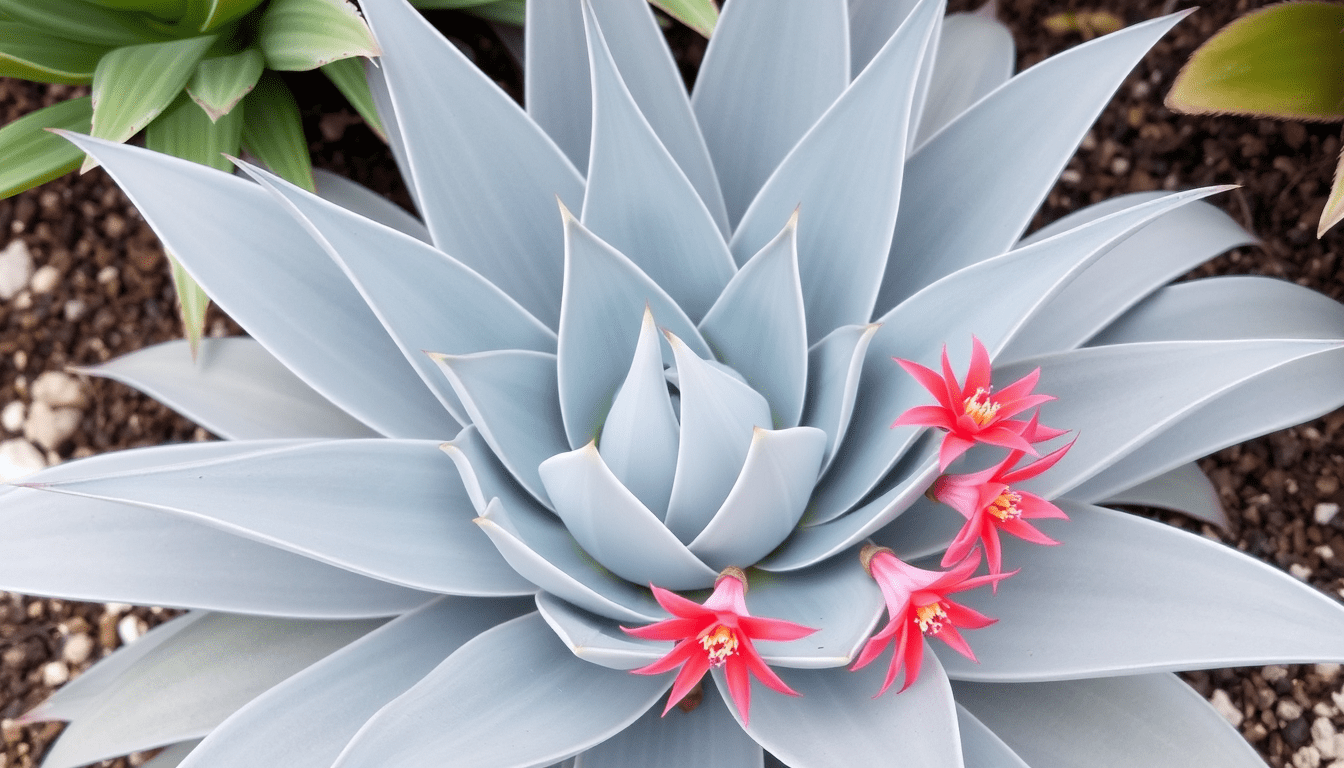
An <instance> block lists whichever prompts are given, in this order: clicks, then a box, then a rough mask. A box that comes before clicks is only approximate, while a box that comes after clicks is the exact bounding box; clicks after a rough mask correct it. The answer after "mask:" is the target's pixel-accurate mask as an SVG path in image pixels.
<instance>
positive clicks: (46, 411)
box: [23, 400, 84, 451]
mask: <svg viewBox="0 0 1344 768" xmlns="http://www.w3.org/2000/svg"><path fill="white" fill-rule="evenodd" d="M83 418H84V413H83V412H82V411H80V410H79V409H78V408H52V407H51V406H49V405H47V404H46V403H44V402H42V401H41V400H38V401H36V402H34V403H33V407H32V408H29V409H28V419H27V420H26V421H24V423H23V436H24V437H26V438H28V439H29V440H31V441H32V442H34V443H36V444H37V445H39V446H41V447H43V448H46V449H47V450H49V451H54V450H56V449H57V448H58V447H59V446H60V445H61V443H64V442H65V441H66V440H69V439H70V437H71V436H72V435H74V434H75V432H76V431H78V430H79V422H80V421H81V420H82V419H83Z"/></svg>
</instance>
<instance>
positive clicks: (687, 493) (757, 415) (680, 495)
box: [666, 334, 771, 543]
mask: <svg viewBox="0 0 1344 768" xmlns="http://www.w3.org/2000/svg"><path fill="white" fill-rule="evenodd" d="M668 340H669V341H670V342H671V344H672V353H673V354H674V355H675V356H676V362H677V376H678V387H679V389H680V390H681V442H680V444H679V445H678V446H677V471H676V475H675V476H674V477H673V479H672V497H671V499H670V500H669V501H668V504H667V517H666V521H667V527H668V529H669V530H670V531H672V533H674V534H676V536H677V538H678V539H681V540H682V541H684V542H688V543H689V542H690V541H691V540H692V539H694V538H695V537H696V536H697V535H699V533H700V531H701V530H703V529H704V527H705V525H706V524H707V523H708V522H709V521H710V519H711V518H712V517H713V515H714V511H715V510H717V509H718V508H719V506H720V505H721V504H722V503H723V501H724V499H726V498H727V497H728V493H729V491H731V490H732V488H733V484H734V483H735V482H736V480H737V476H738V473H739V472H740V471H741V469H742V463H743V462H744V461H745V460H746V458H747V451H748V450H749V449H750V447H751V443H752V440H751V438H752V434H753V429H754V428H756V427H765V428H767V429H768V428H769V427H770V425H771V419H770V406H769V404H768V403H766V401H765V398H763V397H761V396H760V394H758V393H757V392H756V391H755V390H753V389H752V388H750V387H748V386H747V385H746V384H743V383H742V382H741V381H739V380H737V379H735V378H733V377H732V376H731V375H729V374H727V373H725V372H723V371H722V370H720V369H719V368H716V367H714V366H713V365H711V364H710V363H708V362H706V361H704V360H701V359H700V358H699V357H697V356H696V354H695V352H693V351H692V350H691V349H689V348H688V347H687V346H686V345H685V344H684V343H682V341H681V339H679V338H677V337H676V336H674V335H672V334H668Z"/></svg>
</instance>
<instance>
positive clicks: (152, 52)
mask: <svg viewBox="0 0 1344 768" xmlns="http://www.w3.org/2000/svg"><path fill="white" fill-rule="evenodd" d="M214 41H215V37H214V35H206V36H202V37H192V38H188V39H186V40H171V41H169V42H166V43H145V44H143V45H129V46H126V47H124V48H118V49H116V50H114V51H112V52H111V53H109V54H108V55H106V56H104V57H103V58H102V60H101V61H99V62H98V68H97V69H96V70H95V71H94V74H93V131H92V133H93V135H94V136H97V137H98V138H102V139H108V140H110V141H125V140H127V139H129V138H131V137H132V136H134V135H135V134H137V133H139V132H140V130H141V129H143V128H144V127H145V126H146V125H149V121H151V120H153V119H154V118H155V117H158V115H159V113H161V112H163V110H165V109H167V108H168V105H170V104H172V103H173V99H174V98H176V97H177V95H178V93H179V92H180V91H181V90H182V87H183V86H185V85H186V84H187V80H188V79H190V78H191V73H192V72H194V71H195V70H196V64H197V63H198V62H199V61H200V60H201V57H202V56H204V55H205V52H206V50H207V49H208V48H209V47H210V45H211V43H213V42H214Z"/></svg>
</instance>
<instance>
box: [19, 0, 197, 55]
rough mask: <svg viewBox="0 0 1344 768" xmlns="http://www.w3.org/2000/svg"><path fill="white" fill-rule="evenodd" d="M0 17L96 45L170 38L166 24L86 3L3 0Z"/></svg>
mask: <svg viewBox="0 0 1344 768" xmlns="http://www.w3.org/2000/svg"><path fill="white" fill-rule="evenodd" d="M0 16H2V17H4V18H7V19H9V20H10V21H17V22H22V23H24V24H27V25H28V26H30V27H32V28H34V29H35V30H38V31H40V32H43V33H45V34H48V35H52V36H55V37H61V38H66V39H69V40H78V41H80V42H84V43H93V44H95V45H104V46H115V45H135V44H137V43H149V42H154V41H162V40H168V39H170V37H171V35H170V34H169V32H168V31H167V29H166V28H164V27H163V26H162V25H158V26H157V27H156V26H155V25H152V24H151V23H148V22H149V21H150V20H149V19H147V18H145V17H144V16H142V15H141V14H137V13H126V12H124V11H117V10H113V9H111V8H104V7H101V6H97V5H90V4H89V3H86V2H83V0H0Z"/></svg>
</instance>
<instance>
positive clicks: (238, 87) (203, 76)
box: [187, 48, 266, 170]
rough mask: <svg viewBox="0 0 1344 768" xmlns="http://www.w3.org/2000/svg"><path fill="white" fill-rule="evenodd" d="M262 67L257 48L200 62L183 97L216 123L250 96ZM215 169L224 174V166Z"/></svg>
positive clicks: (264, 61) (263, 59)
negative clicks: (191, 101)
mask: <svg viewBox="0 0 1344 768" xmlns="http://www.w3.org/2000/svg"><path fill="white" fill-rule="evenodd" d="M265 67H266V60H265V58H264V57H263V56H262V54H261V51H260V50H259V49H257V48H246V49H244V50H241V51H239V52H237V53H233V54H229V55H227V56H211V57H209V58H205V59H202V60H201V63H200V64H198V65H196V72H195V73H194V74H193V75H192V76H191V80H190V81H189V82H188V83H187V95H189V96H191V98H192V100H194V101H195V102H196V103H197V104H199V105H201V109H204V110H205V112H206V114H208V115H209V116H210V119H211V120H212V121H213V120H218V119H219V118H221V117H223V116H224V115H227V114H229V112H230V110H232V109H233V108H234V106H236V105H237V104H238V102H240V101H242V100H243V97H244V96H246V95H247V94H248V93H249V92H251V90H252V89H253V88H254V87H255V86H256V84H257V80H258V79H259V78H260V77H261V73H262V70H264V69H265ZM231 154H232V153H231ZM216 167H217V168H219V169H220V170H228V168H227V166H216Z"/></svg>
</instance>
